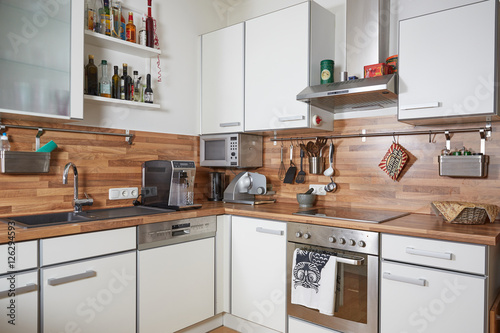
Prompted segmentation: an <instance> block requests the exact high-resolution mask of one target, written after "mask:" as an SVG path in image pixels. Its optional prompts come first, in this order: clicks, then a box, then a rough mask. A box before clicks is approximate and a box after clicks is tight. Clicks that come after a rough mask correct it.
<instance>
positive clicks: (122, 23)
mask: <svg viewBox="0 0 500 333" xmlns="http://www.w3.org/2000/svg"><path fill="white" fill-rule="evenodd" d="M125 30H126V24H125V18H124V17H123V12H122V17H121V25H120V38H121V39H122V40H127V34H126V33H125Z"/></svg>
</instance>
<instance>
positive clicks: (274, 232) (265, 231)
mask: <svg viewBox="0 0 500 333" xmlns="http://www.w3.org/2000/svg"><path fill="white" fill-rule="evenodd" d="M255 231H257V232H261V233H263V234H271V235H278V236H283V235H284V234H285V232H284V231H283V230H273V229H266V228H262V227H257V228H256V229H255Z"/></svg>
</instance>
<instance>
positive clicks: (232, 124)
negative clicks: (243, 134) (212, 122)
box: [219, 121, 240, 127]
mask: <svg viewBox="0 0 500 333" xmlns="http://www.w3.org/2000/svg"><path fill="white" fill-rule="evenodd" d="M234 126H240V122H239V121H236V122H233V123H220V124H219V127H234Z"/></svg>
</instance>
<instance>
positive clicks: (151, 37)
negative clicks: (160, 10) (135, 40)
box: [146, 0, 155, 47]
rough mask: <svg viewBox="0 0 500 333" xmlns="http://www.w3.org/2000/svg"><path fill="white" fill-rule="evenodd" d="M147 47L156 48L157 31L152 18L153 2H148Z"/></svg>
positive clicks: (149, 0)
mask: <svg viewBox="0 0 500 333" xmlns="http://www.w3.org/2000/svg"><path fill="white" fill-rule="evenodd" d="M146 46H148V47H154V46H155V29H154V22H153V17H152V16H151V0H148V17H147V18H146Z"/></svg>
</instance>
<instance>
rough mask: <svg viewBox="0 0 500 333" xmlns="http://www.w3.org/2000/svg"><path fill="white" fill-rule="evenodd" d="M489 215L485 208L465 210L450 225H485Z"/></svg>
mask: <svg viewBox="0 0 500 333" xmlns="http://www.w3.org/2000/svg"><path fill="white" fill-rule="evenodd" d="M487 218H488V214H487V213H486V209H484V208H477V207H475V208H464V210H462V212H461V213H460V214H458V216H457V217H456V218H455V219H454V220H452V221H450V223H458V224H484V223H485V222H486V219H487Z"/></svg>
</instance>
